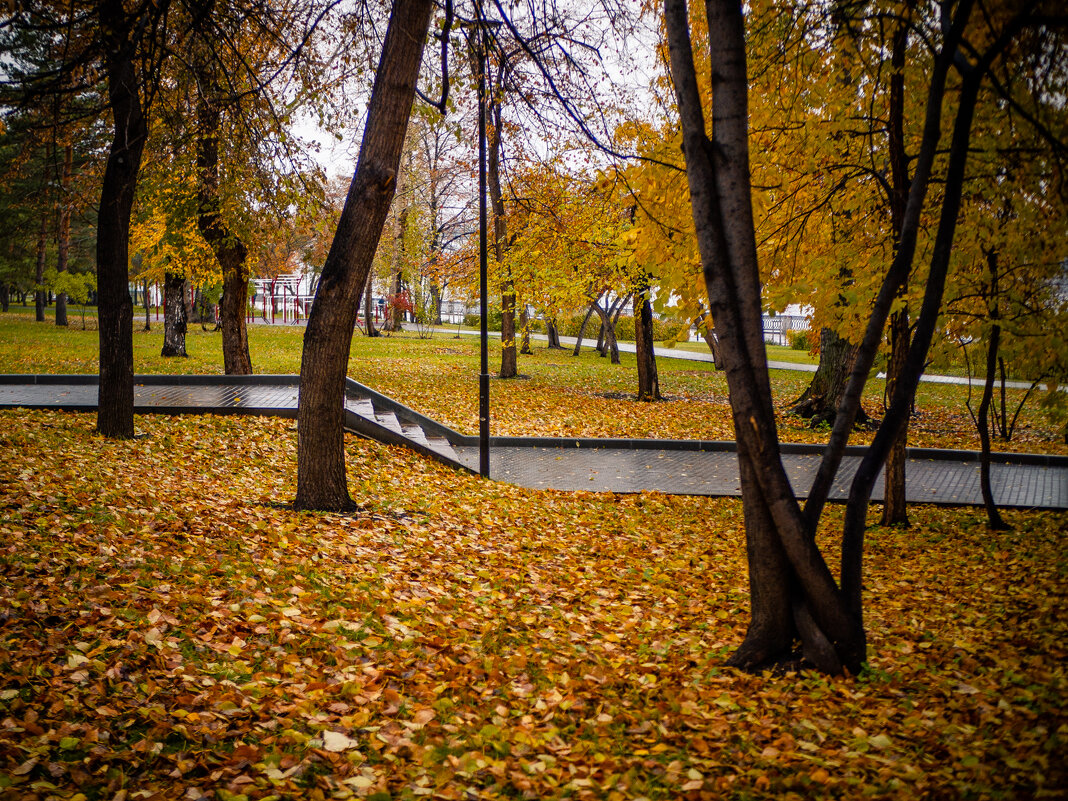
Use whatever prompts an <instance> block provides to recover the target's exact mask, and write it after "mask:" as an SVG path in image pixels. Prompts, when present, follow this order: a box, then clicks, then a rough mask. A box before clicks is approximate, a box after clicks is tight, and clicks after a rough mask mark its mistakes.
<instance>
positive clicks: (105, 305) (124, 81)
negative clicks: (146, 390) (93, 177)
mask: <svg viewBox="0 0 1068 801" xmlns="http://www.w3.org/2000/svg"><path fill="white" fill-rule="evenodd" d="M97 13H98V15H99V20H100V30H101V31H102V32H103V35H104V38H105V52H106V56H105V59H104V64H105V70H106V73H107V83H108V105H109V106H110V108H111V112H112V116H113V119H114V132H113V137H112V141H111V147H110V149H109V152H108V160H107V165H106V166H105V168H104V178H103V181H102V182H101V188H100V209H99V212H98V214H97V236H96V275H97V303H98V311H97V322H98V325H97V327H98V329H99V339H100V390H99V399H98V405H97V418H96V420H97V422H96V427H97V431H98V432H99V433H100V434H102V435H103V436H105V437H109V438H113V439H128V438H131V437H133V435H134V413H133V401H134V393H133V301H132V300H131V299H130V270H129V262H130V259H129V250H130V212H131V210H132V208H133V201H134V191H135V189H136V188H137V175H138V173H139V172H140V169H141V155H142V153H143V152H144V147H145V140H146V138H147V136H148V125H147V121H146V120H145V117H144V113H143V110H142V108H141V97H140V94H139V90H140V86H139V84H138V78H137V68H136V66H135V64H134V54H135V51H136V45H135V44H134V43H133V42H131V40H130V19H129V18H128V17H127V16H126V12H125V9H124V7H123V3H122V0H102V2H101V3H100V4H99V6H98V7H97Z"/></svg>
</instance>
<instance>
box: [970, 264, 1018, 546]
mask: <svg viewBox="0 0 1068 801" xmlns="http://www.w3.org/2000/svg"><path fill="white" fill-rule="evenodd" d="M986 260H987V265H988V266H989V268H990V292H989V295H988V298H989V300H988V302H987V307H988V309H989V314H990V323H991V325H990V339H989V342H988V343H987V349H986V375H985V377H984V380H983V397H982V400H980V402H979V417H978V420H977V421H976V427H977V428H978V429H979V447H980V451H981V456H980V460H979V488H980V491H981V492H982V493H983V506H984V507H985V508H986V519H987V527H988V528H990V530H991V531H1007V530H1009V528H1010V526H1009V525H1008V524H1007V523H1006V522H1005V520H1004V518H1002V516H1001V512H1000V511H999V510H998V506H997V503H995V501H994V490H993V488H992V487H991V485H990V405H991V401H992V400H993V398H994V382H995V381H996V380H997V364H998V348H999V346H1000V345H1001V323H1000V319H1001V309H1000V305H999V303H998V290H999V288H998V278H999V276H998V254H997V251H996V250H992V251H990V252H989V253H987V258H986ZM1002 383H1004V382H1002Z"/></svg>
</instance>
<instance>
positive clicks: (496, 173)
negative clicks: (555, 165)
mask: <svg viewBox="0 0 1068 801" xmlns="http://www.w3.org/2000/svg"><path fill="white" fill-rule="evenodd" d="M487 111H488V112H489V114H490V115H491V117H492V120H493V125H492V126H491V127H490V133H489V141H488V142H487V145H488V148H487V156H486V188H487V190H488V191H489V198H490V206H491V207H492V209H493V258H494V259H495V260H496V261H497V265H498V267H499V268H500V269H501V271H502V273H503V275H502V278H501V372H500V374H499V376H500V378H516V377H517V376H518V375H519V364H518V358H517V356H516V342H515V301H516V297H515V284H514V282H513V281H512V273H511V270H510V269H509V268H508V266H507V265H506V264H503V260H504V249H505V247H506V245H507V242H506V239H507V237H508V224H507V220H506V218H505V216H504V213H505V212H504V194H503V193H502V192H501V106H500V101H499V100H498V99H497V96H496V94H495V93H492V92H491V93H490V96H489V108H488V109H487Z"/></svg>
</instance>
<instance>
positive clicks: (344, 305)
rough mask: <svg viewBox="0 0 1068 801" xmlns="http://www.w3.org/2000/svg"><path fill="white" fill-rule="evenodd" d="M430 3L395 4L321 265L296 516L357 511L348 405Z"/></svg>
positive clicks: (302, 403)
mask: <svg viewBox="0 0 1068 801" xmlns="http://www.w3.org/2000/svg"><path fill="white" fill-rule="evenodd" d="M432 5H433V4H432V1H431V0H396V2H395V3H394V5H393V9H392V12H391V13H390V19H389V28H388V30H387V31H386V39H385V43H384V44H383V47H382V59H381V62H380V64H379V67H378V70H377V71H376V73H375V82H374V88H373V89H372V92H371V102H370V105H369V108H368V112H367V122H366V125H365V128H364V136H363V143H362V145H361V147H360V156H359V160H358V162H357V166H356V173H355V175H354V176H353V179H352V185H351V186H350V187H349V193H348V196H347V198H346V200H345V207H344V209H343V210H342V213H341V219H340V221H339V222H338V228H337V231H336V233H335V234H334V241H333V243H332V244H331V246H330V252H329V254H328V255H327V257H326V262H325V263H324V265H323V274H322V278H321V279H320V281H319V287H318V289H317V290H316V293H315V301H314V302H313V304H312V309H311V314H310V315H309V317H308V325H307V328H306V329H305V332H304V351H303V354H302V356H301V364H300V397H299V402H298V406H297V497H296V501H295V505H296V507H297V508H298V509H320V510H342V509H349V508H351V507H352V500H351V499H350V498H349V492H348V485H347V479H346V473H345V447H344V446H345V440H344V429H343V422H344V399H345V373H346V368H347V366H348V359H349V349H350V347H351V345H352V332H353V328H354V326H355V323H356V316H357V314H358V312H359V306H360V294H361V291H362V290H363V288H364V285H365V284H366V282H367V276H368V273H369V272H370V269H371V264H372V262H373V260H374V255H375V250H376V248H377V246H378V241H379V239H380V237H381V235H382V227H383V225H384V224H385V221H386V215H387V214H388V213H389V204H390V201H391V200H392V198H393V193H394V191H395V189H396V183H397V171H398V168H399V166H400V157H401V152H402V151H403V149H404V138H405V133H406V131H407V127H408V119H409V117H410V115H411V110H412V102H413V100H414V98H415V84H416V79H417V78H418V75H419V64H420V62H421V60H422V55H423V45H424V44H425V42H426V36H427V31H428V28H429V25H430V12H431V8H432Z"/></svg>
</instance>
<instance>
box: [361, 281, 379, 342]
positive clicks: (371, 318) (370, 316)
mask: <svg viewBox="0 0 1068 801" xmlns="http://www.w3.org/2000/svg"><path fill="white" fill-rule="evenodd" d="M374 284H375V282H374V276H373V275H371V273H370V272H368V273H367V282H366V286H365V287H364V303H363V323H364V327H365V328H366V329H367V336H369V337H376V336H378V335H379V334H378V329H377V328H375V312H374V297H373V292H374Z"/></svg>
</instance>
